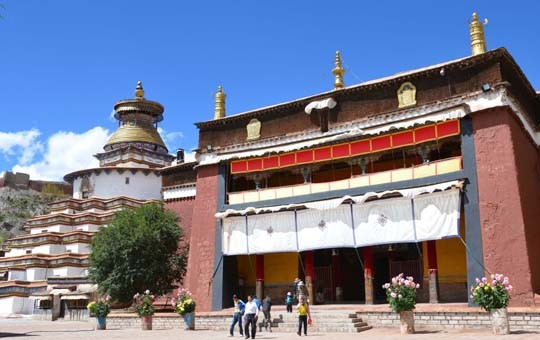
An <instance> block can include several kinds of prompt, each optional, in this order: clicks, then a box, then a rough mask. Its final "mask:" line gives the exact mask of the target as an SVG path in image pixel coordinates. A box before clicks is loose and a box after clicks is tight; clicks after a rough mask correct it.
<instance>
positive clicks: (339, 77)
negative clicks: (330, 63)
mask: <svg viewBox="0 0 540 340" xmlns="http://www.w3.org/2000/svg"><path fill="white" fill-rule="evenodd" d="M335 65H336V67H334V69H333V70H332V73H333V74H334V77H335V80H334V90H339V89H342V88H344V87H345V84H344V83H343V75H344V74H345V72H346V71H345V69H344V68H343V66H342V65H341V55H340V53H339V51H336V62H335Z"/></svg>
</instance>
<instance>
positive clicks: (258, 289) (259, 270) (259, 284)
mask: <svg viewBox="0 0 540 340" xmlns="http://www.w3.org/2000/svg"><path fill="white" fill-rule="evenodd" d="M255 274H256V275H257V276H256V283H255V295H257V297H258V298H259V301H262V300H263V299H264V296H263V294H264V255H257V256H256V264H255Z"/></svg>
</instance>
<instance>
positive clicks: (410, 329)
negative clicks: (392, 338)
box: [399, 310, 414, 334]
mask: <svg viewBox="0 0 540 340" xmlns="http://www.w3.org/2000/svg"><path fill="white" fill-rule="evenodd" d="M399 322H400V332H401V334H413V333H414V312H413V311H412V310H406V311H403V312H399Z"/></svg>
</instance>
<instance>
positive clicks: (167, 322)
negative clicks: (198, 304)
mask: <svg viewBox="0 0 540 340" xmlns="http://www.w3.org/2000/svg"><path fill="white" fill-rule="evenodd" d="M231 320H232V318H231V315H229V314H226V315H225V314H224V315H196V317H195V329H199V330H200V329H210V330H215V331H225V330H228V329H229V327H230V323H231ZM90 321H91V322H93V320H90ZM140 327H141V320H140V318H139V317H138V316H137V315H134V314H122V315H115V314H109V316H108V317H107V328H140ZM152 328H154V329H171V328H178V329H183V328H184V321H183V318H182V317H181V316H180V315H178V314H176V313H160V314H156V315H154V317H153V320H152Z"/></svg>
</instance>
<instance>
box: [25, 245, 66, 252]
mask: <svg viewBox="0 0 540 340" xmlns="http://www.w3.org/2000/svg"><path fill="white" fill-rule="evenodd" d="M65 252H66V246H64V245H61V244H43V245H41V246H37V247H35V248H34V249H32V253H33V254H61V253H65Z"/></svg>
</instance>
